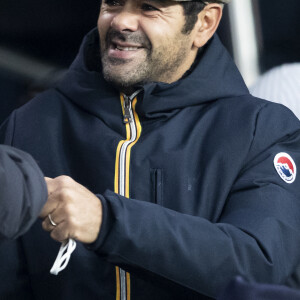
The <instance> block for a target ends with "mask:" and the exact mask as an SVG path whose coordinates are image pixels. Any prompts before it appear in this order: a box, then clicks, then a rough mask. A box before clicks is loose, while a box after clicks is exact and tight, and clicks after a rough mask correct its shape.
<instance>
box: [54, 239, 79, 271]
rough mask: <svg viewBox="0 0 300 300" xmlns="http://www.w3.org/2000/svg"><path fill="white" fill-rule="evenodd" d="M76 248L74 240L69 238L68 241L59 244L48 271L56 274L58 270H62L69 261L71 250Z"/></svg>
mask: <svg viewBox="0 0 300 300" xmlns="http://www.w3.org/2000/svg"><path fill="white" fill-rule="evenodd" d="M75 248H76V242H75V241H74V240H73V239H69V240H68V242H66V243H63V244H61V246H60V249H59V252H58V254H57V257H56V259H55V262H54V264H53V266H52V268H51V270H50V273H51V274H53V275H57V274H58V273H59V272H60V271H62V270H64V269H65V268H66V266H67V265H68V263H69V260H70V257H71V254H72V252H73V251H74V250H75Z"/></svg>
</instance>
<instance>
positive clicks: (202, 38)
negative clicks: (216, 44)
mask: <svg viewBox="0 0 300 300" xmlns="http://www.w3.org/2000/svg"><path fill="white" fill-rule="evenodd" d="M222 12H223V6H222V4H218V3H211V4H208V5H206V6H205V7H204V9H203V10H202V11H201V12H200V13H199V14H198V20H197V22H196V24H195V27H194V30H195V38H194V43H193V45H194V46H195V47H197V48H201V47H203V46H204V45H205V44H206V43H207V41H208V40H209V39H210V38H211V37H212V36H213V34H214V33H215V32H216V30H217V28H218V26H219V23H220V21H221V18H222Z"/></svg>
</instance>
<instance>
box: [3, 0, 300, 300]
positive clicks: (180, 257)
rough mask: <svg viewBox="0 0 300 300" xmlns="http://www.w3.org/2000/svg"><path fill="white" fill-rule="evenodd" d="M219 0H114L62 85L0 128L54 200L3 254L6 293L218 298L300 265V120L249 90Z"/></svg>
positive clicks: (120, 299) (121, 299)
mask: <svg viewBox="0 0 300 300" xmlns="http://www.w3.org/2000/svg"><path fill="white" fill-rule="evenodd" d="M224 2H225V1H206V2H205V3H204V2H202V1H185V2H177V1H154V0H151V1H150V0H147V1H146V0H136V1H133V0H106V1H103V2H102V3H101V10H100V15H99V20H98V28H97V29H95V30H93V31H92V32H90V33H89V34H88V35H87V36H86V38H85V39H84V41H83V44H82V46H81V49H80V51H79V54H78V56H77V58H76V59H75V61H74V63H73V64H72V66H71V67H70V70H69V72H68V73H67V75H66V77H65V78H64V79H63V80H62V82H60V83H59V84H58V86H57V88H55V89H52V90H49V91H47V92H45V93H43V94H41V95H39V96H38V97H37V98H36V99H34V100H33V101H31V102H30V103H29V104H28V105H26V106H24V107H22V108H20V109H18V110H16V111H15V112H14V113H13V114H12V116H11V117H10V118H9V120H8V121H7V122H6V123H5V124H4V125H3V127H2V136H3V139H4V138H5V141H6V143H8V144H11V145H14V146H16V147H18V148H21V149H23V150H26V151H27V152H29V153H30V154H32V155H33V156H34V158H35V159H36V160H38V162H39V165H40V166H41V168H42V170H43V172H44V174H45V175H46V176H47V178H46V181H47V186H48V194H49V197H48V201H47V203H46V204H45V206H44V208H43V210H42V213H41V215H40V217H41V219H42V222H37V223H36V224H35V225H34V226H33V228H32V229H31V230H30V231H29V232H28V233H27V234H26V235H25V236H23V237H21V238H20V239H18V240H17V241H15V242H13V243H11V245H10V247H11V250H10V254H9V258H10V259H9V260H7V259H5V257H4V256H0V259H3V261H1V266H5V268H4V270H5V271H3V268H0V270H1V271H0V274H1V277H0V278H1V279H2V284H1V285H0V298H1V297H2V298H5V297H9V296H10V297H14V298H18V297H19V299H21V298H22V297H23V298H28V299H30V298H35V299H105V300H106V299H117V300H125V299H132V300H134V299H138V300H140V299H143V300H147V299H163V300H166V299H172V300H174V299H211V298H215V297H216V296H217V295H218V293H220V291H221V290H222V289H223V288H224V287H225V286H226V285H227V283H228V282H230V280H231V279H232V278H234V277H235V276H237V275H239V276H244V277H246V278H247V279H248V280H249V281H257V282H265V283H284V282H285V280H286V279H287V278H288V277H289V276H290V275H291V273H292V272H293V271H294V269H295V267H296V265H297V264H298V262H299V260H300V256H299V248H300V213H299V212H300V201H299V195H300V194H299V193H300V182H299V177H298V175H297V166H298V165H299V161H300V153H299V147H300V124H299V121H298V120H297V119H296V118H295V116H293V114H292V113H291V112H290V111H289V110H288V109H286V108H285V107H283V106H279V105H277V104H274V103H269V102H266V101H264V100H261V99H257V98H254V97H252V96H251V95H250V94H249V92H248V89H247V88H246V86H245V84H244V82H243V80H242V78H241V76H240V74H239V72H238V70H237V68H236V66H235V65H234V63H233V61H232V59H231V58H230V56H229V55H228V53H227V51H226V50H225V48H224V47H223V46H222V44H221V42H220V41H219V39H218V36H217V35H216V34H215V31H216V29H217V27H218V25H219V22H220V19H221V16H222V9H223V5H224ZM282 168H285V170H286V172H284V174H283V172H282V171H280V170H282ZM41 223H42V224H41ZM42 228H43V229H44V231H43V230H42ZM48 232H50V234H49V233H48ZM49 235H50V236H49ZM50 237H51V238H50ZM68 239H73V240H76V241H77V248H76V250H75V251H74V252H73V254H72V256H71V259H70V261H69V265H68V266H67V268H66V269H65V270H63V271H62V272H61V273H60V274H59V275H58V276H53V275H51V274H50V273H49V269H50V267H51V265H52V263H53V260H54V258H55V255H56V253H57V251H58V248H59V243H57V242H56V241H58V242H63V243H64V242H66V241H67V240H68ZM0 251H1V249H0ZM63 262H64V261H63V260H62V263H63ZM4 272H5V273H4ZM20 297H21V298H20Z"/></svg>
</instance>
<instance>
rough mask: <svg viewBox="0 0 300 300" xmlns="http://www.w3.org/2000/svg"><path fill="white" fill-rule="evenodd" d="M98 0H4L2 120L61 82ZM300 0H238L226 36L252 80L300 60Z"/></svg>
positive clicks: (230, 9) (0, 17)
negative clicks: (276, 67)
mask: <svg viewBox="0 0 300 300" xmlns="http://www.w3.org/2000/svg"><path fill="white" fill-rule="evenodd" d="M99 7H100V1H97V0H84V1H83V0H72V1H71V0H22V1H15V0H0V122H2V121H3V120H4V119H5V118H6V117H7V116H8V115H9V114H10V113H11V112H12V110H13V109H15V108H16V107H19V106H20V105H22V104H24V103H26V102H27V101H29V100H30V99H31V98H32V97H33V96H34V95H35V94H36V93H39V92H40V91H42V90H44V89H46V88H48V87H51V86H53V85H55V83H56V82H57V81H58V80H59V79H60V78H61V77H62V76H63V74H64V72H65V70H66V69H67V68H68V66H69V65H70V63H71V62H72V61H73V59H74V58H75V56H76V54H77V51H78V48H79V46H80V43H81V40H82V38H83V36H84V35H85V34H86V33H87V32H88V31H90V30H91V29H92V28H93V27H95V26H96V22H97V17H98V12H99ZM299 14H300V1H299V0H284V1H282V0H232V2H231V3H230V4H229V5H228V6H227V7H226V8H225V11H224V18H223V20H222V23H221V26H220V28H219V32H218V33H219V35H220V37H221V40H222V41H223V43H224V44H225V46H226V47H227V49H228V51H229V52H230V53H231V55H232V56H233V58H234V60H235V61H236V63H237V65H238V67H239V69H240V71H241V73H242V75H243V77H244V79H245V81H246V83H247V85H248V86H251V85H252V84H253V83H255V81H256V80H257V79H258V77H259V76H260V75H261V74H262V73H265V72H266V71H268V70H270V69H271V68H273V67H275V66H279V65H282V64H286V63H292V62H300V41H299V37H300V18H299Z"/></svg>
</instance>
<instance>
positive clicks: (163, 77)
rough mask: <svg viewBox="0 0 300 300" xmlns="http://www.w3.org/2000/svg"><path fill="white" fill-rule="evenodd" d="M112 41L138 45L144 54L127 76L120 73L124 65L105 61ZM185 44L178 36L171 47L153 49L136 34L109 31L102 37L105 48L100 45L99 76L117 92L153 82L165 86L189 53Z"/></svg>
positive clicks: (108, 59)
mask: <svg viewBox="0 0 300 300" xmlns="http://www.w3.org/2000/svg"><path fill="white" fill-rule="evenodd" d="M113 39H116V40H120V41H122V42H128V43H132V44H138V45H142V46H143V49H144V51H145V52H146V55H145V59H144V60H143V61H142V62H140V63H139V64H137V66H136V68H134V69H131V70H130V72H122V65H123V64H124V61H123V60H122V59H117V58H109V57H108V49H109V46H110V45H111V41H112V40H113ZM187 40H188V37H187V35H185V34H182V33H181V36H177V39H176V40H172V41H171V42H174V43H173V44H172V43H171V44H168V43H166V44H163V45H161V46H160V47H157V48H156V49H153V48H152V45H151V42H150V41H149V39H148V38H147V37H146V36H145V35H144V34H142V33H140V32H118V31H116V30H114V29H110V30H109V31H108V32H107V35H106V39H105V45H101V59H102V67H103V76H104V78H105V80H106V81H108V82H110V83H112V84H113V85H115V86H116V87H117V88H118V89H119V90H121V91H128V90H129V91H130V90H132V88H133V87H135V86H140V85H144V84H145V83H148V82H153V81H156V82H168V79H169V78H170V76H172V75H173V74H174V72H176V71H177V69H178V68H179V66H181V64H182V63H183V61H184V59H185V58H186V56H187V54H188V51H189V50H190V49H189V48H188V46H187ZM125 64H126V63H125ZM114 69H115V70H116V71H114Z"/></svg>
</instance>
